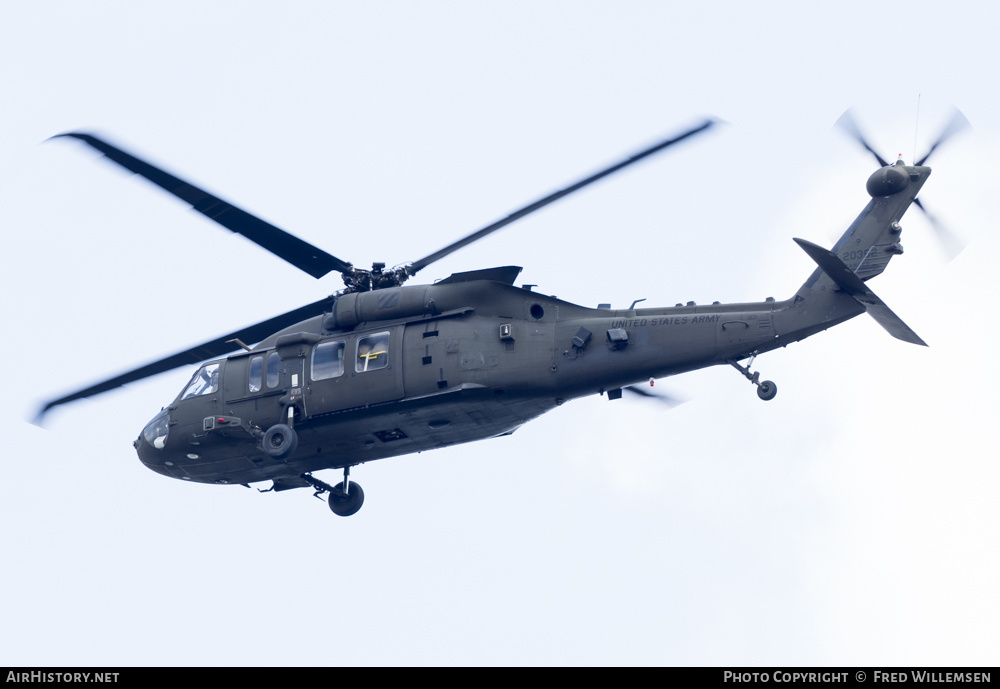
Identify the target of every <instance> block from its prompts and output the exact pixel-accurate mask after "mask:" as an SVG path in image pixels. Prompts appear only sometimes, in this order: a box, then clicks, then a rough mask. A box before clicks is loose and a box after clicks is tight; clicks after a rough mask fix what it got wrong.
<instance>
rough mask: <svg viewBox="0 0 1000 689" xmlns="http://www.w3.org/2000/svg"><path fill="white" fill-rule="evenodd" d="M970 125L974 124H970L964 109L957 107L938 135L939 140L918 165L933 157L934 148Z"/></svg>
mask: <svg viewBox="0 0 1000 689" xmlns="http://www.w3.org/2000/svg"><path fill="white" fill-rule="evenodd" d="M970 126H972V125H970V124H969V120H967V119H966V118H965V115H963V114H962V111H961V110H959V109H958V108H955V112H953V113H952V114H951V119H950V120H948V124H946V125H945V126H944V129H943V130H941V133H940V134H939V135H938V138H937V141H935V142H934V144H933V145H932V146H931V149H930V150H929V151H927V153H926V154H924V157H923V158H921V159H920V160H919V161H918V162H917V165H923V164H924V163H925V162H926V161H927V159H928V158H930V157H931V153H933V152H934V149H936V148H937V147H938V146H940V145H941V144H943V143H944V142H945V141H947V140H948V139H950V138H951V137H953V136H954V135H955V134H958V133H959V132H960V131H962V130H963V129H965V128H966V127H970Z"/></svg>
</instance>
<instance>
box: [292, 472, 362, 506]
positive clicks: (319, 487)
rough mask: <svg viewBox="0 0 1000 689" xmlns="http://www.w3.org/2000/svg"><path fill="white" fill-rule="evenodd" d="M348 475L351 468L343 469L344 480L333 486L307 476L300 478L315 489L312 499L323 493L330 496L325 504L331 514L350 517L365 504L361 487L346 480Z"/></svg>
mask: <svg viewBox="0 0 1000 689" xmlns="http://www.w3.org/2000/svg"><path fill="white" fill-rule="evenodd" d="M350 474H351V467H344V480H343V481H341V482H339V483H337V484H336V485H334V486H331V485H330V484H329V483H326V482H324V481H320V480H319V479H318V478H316V477H314V476H310V475H309V474H302V478H303V479H304V480H305V481H306V482H307V483H308V484H309V485H310V486H312V487H313V488H315V489H316V492H315V493H313V496H314V497H317V498H318V497H319V496H320V495H322V494H323V493H329V494H330V497H329V498H327V504H328V505H329V506H330V511H331V512H333V513H334V514H335V515H337V516H338V517H350V516H351V515H352V514H355V513H356V512H357V511H358V510H360V509H361V505H363V504H364V502H365V492H364V491H363V490H361V486H359V485H358V484H357V483H355V482H354V481H351V480H349V479H348V477H349V476H350Z"/></svg>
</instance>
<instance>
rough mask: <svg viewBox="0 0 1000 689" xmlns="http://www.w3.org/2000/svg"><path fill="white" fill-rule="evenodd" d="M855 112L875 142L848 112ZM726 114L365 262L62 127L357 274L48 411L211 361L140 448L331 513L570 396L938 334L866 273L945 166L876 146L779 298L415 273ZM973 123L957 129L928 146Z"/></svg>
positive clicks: (154, 465) (261, 232)
mask: <svg viewBox="0 0 1000 689" xmlns="http://www.w3.org/2000/svg"><path fill="white" fill-rule="evenodd" d="M845 118H846V119H845ZM962 119H963V120H964V118H962ZM841 124H842V126H844V127H845V129H848V130H849V131H851V133H852V135H854V136H855V138H856V139H857V140H858V141H859V142H860V143H861V144H862V145H863V146H864V147H865V148H866V149H867V150H869V151H871V152H872V153H874V149H872V148H871V146H869V145H868V143H867V141H866V140H865V139H864V137H863V136H862V135H861V134H860V131H859V130H858V129H857V126H856V125H854V124H853V120H850V118H849V114H846V113H845V117H844V118H842V120H841ZM714 125H715V121H714V120H711V119H709V120H705V121H703V122H702V123H700V124H698V125H697V126H695V127H692V128H690V129H687V130H686V131H683V132H682V133H680V134H679V135H676V136H673V137H671V138H669V139H666V140H664V141H661V142H659V143H657V144H656V145H654V146H651V147H649V148H647V149H645V150H643V151H641V152H639V153H637V154H636V155H633V156H631V157H629V158H627V159H625V160H622V161H621V162H619V163H617V164H615V165H612V166H610V167H608V168H606V169H604V170H602V171H600V172H598V173H597V174H594V175H592V176H590V177H587V178H586V179H583V180H580V181H579V182H576V183H575V184H572V185H570V186H568V187H566V188H564V189H561V190H559V191H557V192H555V193H553V194H550V195H549V196H546V197H545V198H542V199H540V200H538V201H536V202H534V203H531V204H529V205H527V206H525V207H523V208H521V209H520V210H518V211H516V212H514V213H512V214H510V215H509V216H507V217H505V218H503V219H502V220H500V221H498V222H495V223H493V224H491V225H488V226H486V227H484V228H482V229H480V230H478V231H476V232H473V233H471V234H469V235H467V236H465V237H463V238H462V239H459V240H458V241H456V242H454V243H452V244H449V245H448V246H446V247H444V248H443V249H440V250H439V251H436V252H434V253H432V254H430V255H428V256H425V257H424V258H422V259H420V260H417V261H414V262H413V263H408V264H405V265H402V266H400V267H397V268H393V269H389V270H387V269H386V267H385V263H375V264H373V266H372V268H371V270H366V269H361V268H356V267H355V266H353V265H352V264H351V263H349V262H347V261H343V260H341V259H339V258H337V257H335V256H333V255H331V254H329V253H327V252H325V251H323V250H322V249H319V248H317V247H315V246H313V245H311V244H309V243H308V242H305V241H303V240H301V239H299V238H297V237H295V236H293V235H291V234H289V233H288V232H286V231H284V230H282V229H279V228H278V227H275V226H274V225H271V224H270V223H267V222H265V221H263V220H261V219H260V218H257V217H255V216H253V215H251V214H250V213H247V212H246V211H244V210H242V209H240V208H238V207H236V206H234V205H232V204H230V203H228V202H226V201H223V200H222V199H220V198H218V197H217V196H214V195H212V194H210V193H208V192H206V191H204V190H202V189H199V188H198V187H195V186H193V185H191V184H189V183H187V182H185V181H183V180H181V179H179V178H177V177H175V176H173V175H171V174H170V173H168V172H166V171H164V170H162V169H160V168H158V167H155V166H153V165H151V164H150V163H148V162H146V161H143V160H140V159H138V158H136V157H134V156H132V155H130V154H129V153H127V152H125V151H123V150H122V149H120V148H117V147H115V146H113V145H111V144H110V143H108V142H107V141H105V140H103V139H100V138H98V137H96V136H94V135H92V134H87V133H82V132H69V133H65V134H60V135H57V137H69V138H73V139H77V140H79V141H82V142H84V143H86V144H88V145H89V146H91V147H93V148H94V149H96V150H98V151H100V152H101V153H103V154H104V155H105V156H106V157H107V158H108V159H110V160H111V161H113V162H115V163H117V164H118V165H120V166H122V167H124V168H125V169H127V170H130V171H131V172H133V173H136V174H138V175H141V176H142V177H144V178H146V179H147V180H149V181H150V182H152V183H154V184H156V185H158V186H160V187H162V188H163V189H165V190H166V191H168V192H170V193H171V194H173V195H175V196H177V197H178V198H180V199H182V200H184V201H186V202H188V203H190V204H191V205H192V206H193V208H194V209H195V210H197V211H198V212H199V213H202V214H203V215H205V216H206V217H208V218H210V219H212V220H214V221H215V222H217V223H219V224H220V225H222V226H223V227H225V228H227V229H229V230H231V231H232V232H235V233H238V234H241V235H243V236H244V237H246V238H247V239H249V240H251V241H253V242H255V243H257V244H258V245H259V246H261V247H263V248H264V249H267V250H268V251H270V252H272V253H273V254H275V255H277V256H278V257H279V258H282V259H284V260H285V261H288V262H289V263H291V264H292V265H294V266H296V267H298V268H300V269H301V270H303V271H305V272H306V273H308V274H309V275H312V276H313V277H316V278H320V277H322V276H324V275H327V274H328V273H330V272H333V271H337V272H339V273H341V275H342V276H343V280H344V284H345V287H344V289H343V290H340V291H339V292H337V293H336V294H333V295H331V296H327V297H324V298H322V299H320V300H318V301H315V302H313V303H311V304H307V305H305V306H302V307H300V308H297V309H295V310H293V311H289V312H288V313H284V314H281V315H279V316H275V317H273V318H269V319H267V320H265V321H262V322H260V323H256V324H254V325H250V326H247V327H245V328H241V329H239V330H236V331H233V332H231V333H228V334H225V335H222V336H221V337H217V338H215V339H213V340H210V341H208V342H204V343H202V344H199V345H197V346H194V347H191V348H190V349H187V350H185V351H183V352H179V353H177V354H174V355H172V356H169V357H166V358H164V359H161V360H159V361H155V362H152V363H150V364H147V365H145V366H142V367H140V368H137V369H135V370H132V371H129V372H126V373H123V374H121V375H119V376H116V377H114V378H111V379H108V380H105V381H103V382H100V383H97V384H95V385H92V386H90V387H87V388H84V389H82V390H79V391H77V392H74V393H72V394H68V395H65V396H63V397H60V398H58V399H55V400H52V401H50V402H47V403H46V404H45V405H44V406H43V407H42V410H41V412H40V413H39V417H41V416H42V415H44V414H45V413H46V412H47V411H49V410H50V409H52V408H53V407H56V406H58V405H62V404H65V403H67V402H71V401H74V400H78V399H82V398H86V397H90V396H93V395H97V394H99V393H101V392H105V391H107V390H111V389H113V388H116V387H119V386H122V385H125V384H127V383H130V382H133V381H137V380H141V379H143V378H146V377H149V376H152V375H155V374H158V373H162V372H164V371H168V370H172V369H174V368H177V367H180V366H183V365H190V364H199V367H198V369H197V370H196V371H195V373H194V374H193V375H192V377H191V379H190V381H189V382H188V383H187V385H185V386H184V388H183V389H182V390H181V391H180V393H179V394H178V395H177V397H176V398H175V399H174V400H173V401H172V402H171V403H170V404H169V405H168V406H166V407H164V408H163V409H161V410H160V411H159V412H158V413H157V414H156V415H155V416H154V417H153V418H152V420H151V421H150V422H149V423H148V424H147V425H146V426H145V427H144V428H143V429H142V431H141V432H140V433H139V436H138V438H136V440H135V441H134V443H133V445H134V447H135V449H136V452H137V453H138V456H139V459H140V461H142V463H143V464H144V465H146V466H147V467H149V468H150V469H152V470H153V471H155V472H157V473H160V474H163V475H164V476H168V477H171V478H176V479H181V480H184V481H195V482H200V483H213V484H240V485H244V486H247V487H249V485H250V484H252V483H259V482H265V481H270V482H271V485H270V487H269V488H267V489H266V490H262V492H268V491H284V490H289V489H293V488H309V487H311V488H312V489H314V491H315V492H314V495H316V496H317V497H318V496H321V495H323V494H328V496H329V497H328V500H327V502H328V505H329V507H330V509H331V510H332V511H333V512H334V513H335V514H337V515H340V516H349V515H353V514H355V513H356V512H357V511H358V510H359V509H360V508H361V506H362V504H363V502H364V491H363V490H362V489H361V487H360V486H359V485H358V484H357V483H356V482H354V481H352V480H350V470H351V468H352V467H355V466H357V465H359V464H363V463H365V462H370V461H374V460H377V459H385V458H388V457H395V456H399V455H405V454H410V453H414V452H421V451H424V450H430V449H434V448H439V447H446V446H450V445H455V444H459V443H466V442H470V441H473V440H481V439H485V438H492V437H498V436H503V435H509V434H511V433H513V432H514V431H515V430H517V428H518V427H520V426H521V425H522V424H524V423H525V422H527V421H530V420H531V419H534V418H536V417H538V416H540V415H542V414H544V413H545V412H547V411H550V410H551V409H554V408H555V407H557V406H559V405H562V404H564V403H565V402H567V401H568V400H571V399H574V398H578V397H583V396H585V395H594V394H600V395H607V397H608V399H610V400H616V399H620V398H621V397H622V393H623V391H631V392H637V393H639V394H644V395H650V394H652V393H651V391H649V390H648V388H643V387H639V384H641V383H644V382H646V381H649V382H650V383H652V382H653V381H654V380H655V379H658V378H663V377H667V376H673V375H677V374H680V373H684V372H687V371H693V370H695V369H700V368H704V367H707V366H716V365H730V366H732V367H733V368H735V369H736V370H737V371H739V372H740V373H741V374H742V375H743V376H745V377H746V378H747V379H748V380H749V381H750V382H751V383H752V384H753V385H754V386H755V387H756V389H757V394H758V396H759V397H760V399H762V400H771V399H773V398H774V397H775V395H776V394H777V386H776V385H775V384H774V383H773V382H771V381H768V380H763V381H762V380H760V374H759V372H754V371H752V370H751V367H752V365H753V362H754V359H755V357H757V356H758V355H760V354H762V353H764V352H768V351H771V350H773V349H776V348H778V347H784V346H786V345H788V344H789V343H792V342H796V341H799V340H802V339H804V338H806V337H809V336H811V335H814V334H816V333H818V332H821V331H823V330H826V329H827V328H829V327H831V326H834V325H837V324H839V323H842V322H844V321H846V320H848V319H850V318H853V317H855V316H858V315H860V314H862V313H865V312H867V313H868V314H870V315H871V316H872V317H873V318H874V319H875V320H876V321H877V322H878V323H879V324H880V325H881V326H882V327H883V328H885V329H886V330H887V331H888V332H889V333H890V334H891V335H893V336H894V337H896V338H898V339H901V340H903V341H905V342H910V343H914V344H919V345H924V344H925V343H924V341H923V340H921V339H920V337H918V336H917V335H916V333H914V332H913V331H912V330H911V329H910V328H909V327H908V326H907V325H906V324H905V323H903V321H902V320H901V319H900V318H899V317H898V316H896V314H894V313H893V312H892V311H891V310H890V309H889V308H888V306H886V304H885V303H884V302H883V301H882V300H881V299H879V298H878V297H877V296H876V295H875V294H874V293H873V292H872V291H871V289H869V287H868V286H867V284H866V281H867V280H869V279H870V278H872V277H874V276H876V275H878V274H880V273H881V272H882V271H883V270H885V268H886V266H887V265H888V263H889V261H890V259H891V258H892V257H893V256H896V255H898V254H901V253H902V247H901V245H900V243H899V238H900V234H901V229H900V225H899V220H900V218H901V217H902V215H903V213H904V212H905V211H906V210H907V208H909V206H910V204H912V203H914V202H916V203H917V204H918V205H920V202H919V201H917V200H916V196H917V193H918V192H919V191H920V189H921V188H922V187H923V185H924V183H925V182H926V181H927V178H928V176H929V175H930V173H931V169H930V168H929V167H926V166H925V165H924V162H925V161H926V158H927V156H924V158H922V159H921V160H920V161H919V162H917V163H916V164H915V165H912V166H909V165H905V164H904V163H903V161H902V159H900V160H897V161H896V162H894V163H892V164H889V163H887V162H886V161H885V160H884V159H882V158H881V157H880V156H878V154H875V157H876V159H877V160H878V162H879V165H880V167H879V169H878V170H876V171H875V173H873V174H872V175H871V176H870V177H869V179H868V182H867V190H868V193H869V194H870V195H871V197H872V198H871V201H870V202H869V203H868V205H867V206H866V207H865V209H864V210H863V211H862V212H861V214H860V215H859V216H858V218H857V219H856V220H855V221H854V223H852V224H851V226H850V227H849V228H848V229H847V231H846V232H845V233H844V235H843V236H842V237H841V238H840V240H839V241H838V242H837V243H836V245H835V246H834V247H833V249H832V250H827V249H824V248H822V247H820V246H818V245H816V244H813V243H812V242H809V241H806V240H804V239H795V241H796V242H797V243H798V244H799V246H800V247H802V249H803V250H804V251H805V252H806V253H807V254H808V255H809V257H810V258H812V259H813V260H814V261H815V262H816V264H817V266H818V267H817V268H816V269H815V270H814V272H813V273H812V274H811V275H810V276H809V277H808V279H807V280H806V281H805V282H804V283H803V284H802V286H801V287H799V289H798V290H797V291H796V292H795V294H794V295H793V296H792V297H791V298H789V299H786V300H783V301H775V300H774V299H770V298H769V299H768V300H766V301H764V302H759V303H735V304H721V303H718V302H716V303H713V304H711V305H699V304H695V303H693V302H689V303H687V304H677V305H676V306H672V307H663V308H635V306H636V304H635V303H633V304H632V306H631V307H630V308H629V309H624V310H612V309H611V308H610V306H609V305H600V306H598V307H597V308H588V307H584V306H579V305H576V304H572V303H570V302H567V301H563V300H561V299H557V298H555V297H552V296H547V295H545V294H541V293H539V292H535V291H533V290H532V287H533V286H531V285H525V286H523V287H515V286H514V281H515V279H516V278H517V275H518V273H519V272H520V271H521V268H519V267H516V266H503V267H494V268H485V269H479V270H472V271H468V272H462V273H455V274H453V275H451V276H450V277H447V278H445V279H443V280H440V281H438V282H435V283H433V284H425V285H407V284H404V283H406V282H407V280H408V279H409V278H410V277H412V276H414V275H416V274H417V273H418V272H419V271H421V270H423V269H424V268H426V267H427V266H429V265H431V264H432V263H434V262H435V261H438V260H440V259H441V258H443V257H445V256H447V255H449V254H451V253H453V252H455V251H457V250H459V249H461V248H462V247H464V246H467V245H468V244H471V243H472V242H475V241H478V240H479V239H482V238H483V237H485V236H487V235H489V234H491V233H492V232H495V231H497V230H499V229H501V228H502V227H505V226H506V225H508V224H510V223H512V222H514V221H515V220H518V219H520V218H522V217H524V216H526V215H528V214H529V213H532V212H534V211H536V210H538V209H540V208H542V207H544V206H546V205H548V204H550V203H552V202H554V201H556V200H558V199H560V198H562V197H564V196H567V195H568V194H571V193H573V192H575V191H578V190H580V189H582V188H583V187H585V186H587V185H589V184H592V183H594V182H596V181H598V180H600V179H602V178H604V177H606V176H608V175H610V174H612V173H614V172H617V171H619V170H621V169H623V168H625V167H627V166H629V165H632V164H634V163H636V162H638V161H639V160H642V159H644V158H646V157H648V156H651V155H653V154H654V153H657V152H660V151H663V150H665V149H667V148H669V147H671V146H674V145H677V144H679V143H681V142H682V141H685V140H687V139H689V138H692V137H695V136H696V135H699V134H702V133H704V132H706V131H707V130H709V129H710V128H711V127H713V126H714ZM960 128H961V127H960V126H958V125H954V124H953V125H949V128H946V130H945V132H944V133H943V134H942V135H941V137H939V139H938V141H937V142H936V143H935V144H934V145H933V147H932V148H931V151H933V150H935V149H936V148H937V147H938V146H939V145H940V144H941V143H942V142H943V141H944V140H945V139H946V138H948V137H949V136H951V134H953V133H954V132H955V131H957V130H958V129H960ZM57 137H53V138H57ZM928 155H929V153H928ZM920 207H921V209H922V210H923V206H922V205H920ZM936 227H940V225H939V224H937V225H936ZM942 229H943V228H942ZM248 343H249V344H248ZM744 360H747V363H746V364H742V363H740V362H742V361H744ZM324 469H336V470H342V471H343V479H342V480H339V481H337V482H336V483H335V484H333V485H331V484H329V483H327V482H325V481H323V480H321V479H320V478H318V477H316V476H315V475H314V474H315V473H316V472H318V471H321V470H324Z"/></svg>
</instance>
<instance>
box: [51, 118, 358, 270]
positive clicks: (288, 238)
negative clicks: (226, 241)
mask: <svg viewBox="0 0 1000 689" xmlns="http://www.w3.org/2000/svg"><path fill="white" fill-rule="evenodd" d="M63 136H65V137H71V138H74V139H79V140H80V141H83V142H84V143H86V144H88V145H89V146H91V147H93V148H96V149H97V150H98V151H100V152H101V153H103V154H104V155H105V156H107V157H108V158H109V159H111V160H113V161H114V162H116V163H118V164H119V165H121V166H122V167H123V168H125V169H126V170H130V171H132V172H134V173H135V174H137V175H141V176H142V177H145V178H146V179H148V180H149V181H150V182H152V183H153V184H155V185H157V186H158V187H161V188H162V189H165V190H166V191H168V192H170V193H171V194H173V195H174V196H176V197H177V198H179V199H182V200H184V201H187V202H188V203H190V204H191V205H192V206H193V207H194V209H195V210H196V211H198V212H199V213H201V214H202V215H204V216H205V217H206V218H209V219H211V220H214V221H215V222H217V223H219V224H220V225H222V226H223V227H225V228H226V229H227V230H231V231H232V232H235V233H237V234H241V235H243V236H244V237H246V238H247V239H249V240H250V241H252V242H254V243H256V244H258V245H259V246H262V247H264V248H265V249H267V250H268V251H270V252H271V253H272V254H274V255H276V256H278V257H279V258H283V259H285V260H286V261H288V262H289V263H291V264H292V265H293V266H295V267H296V268H299V269H301V270H304V271H305V272H307V273H309V274H310V275H312V276H313V277H314V278H321V277H323V276H324V275H326V274H327V273H329V272H330V271H332V270H337V271H340V272H344V271H349V270H351V267H352V266H351V264H350V263H346V262H345V261H341V260H340V259H339V258H337V257H336V256H331V255H330V254H328V253H326V252H325V251H323V250H322V249H320V248H318V247H315V246H313V245H312V244H310V243H309V242H306V241H303V240H301V239H299V238H298V237H296V236H294V235H292V234H289V233H288V232H285V231H284V230H282V229H280V228H278V227H275V226H274V225H272V224H271V223H269V222H265V221H264V220H261V219H260V218H258V217H257V216H255V215H251V214H250V213H247V212H246V211H245V210H243V209H241V208H237V207H236V206H234V205H232V204H231V203H228V202H226V201H223V200H222V199H220V198H219V197H218V196H213V195H212V194H209V193H208V192H207V191H205V190H204V189H199V188H198V187H196V186H194V185H193V184H188V183H187V182H185V181H184V180H182V179H178V178H177V177H174V176H173V175H171V174H170V173H168V172H165V171H164V170H161V169H160V168H158V167H155V166H153V165H150V164H149V163H147V162H146V161H144V160H140V159H138V158H136V157H135V156H132V155H130V154H128V153H126V152H125V151H123V150H121V149H120V148H116V147H114V146H112V145H111V144H109V143H108V142H107V141H104V140H102V139H99V138H97V137H96V136H93V135H92V134H85V133H83V132H67V133H65V134H57V135H56V136H54V137H52V138H53V139H55V138H57V137H63Z"/></svg>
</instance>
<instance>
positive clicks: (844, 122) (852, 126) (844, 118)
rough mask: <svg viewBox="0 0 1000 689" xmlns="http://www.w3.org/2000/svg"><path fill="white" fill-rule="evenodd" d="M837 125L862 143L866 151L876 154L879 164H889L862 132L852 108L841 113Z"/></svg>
mask: <svg viewBox="0 0 1000 689" xmlns="http://www.w3.org/2000/svg"><path fill="white" fill-rule="evenodd" d="M837 126H838V127H840V128H841V129H843V130H844V131H845V132H847V133H848V134H849V135H850V136H851V138H853V139H854V140H855V141H857V142H858V143H859V144H861V146H862V147H863V148H864V149H865V150H866V151H868V152H869V153H871V154H872V155H873V156H875V160H877V161H878V164H879V165H880V166H881V167H885V166H886V165H888V164H889V163H887V162H886V160H885V159H884V158H883V157H882V156H880V155H879V154H878V153H876V152H875V149H874V148H872V147H871V144H869V143H868V139H866V138H865V136H864V134H862V133H861V129H860V128H859V127H858V124H857V122H855V121H854V116H853V115H851V109H850V108H848V109H847V110H845V111H844V114H843V115H841V116H840V119H838V120H837Z"/></svg>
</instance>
